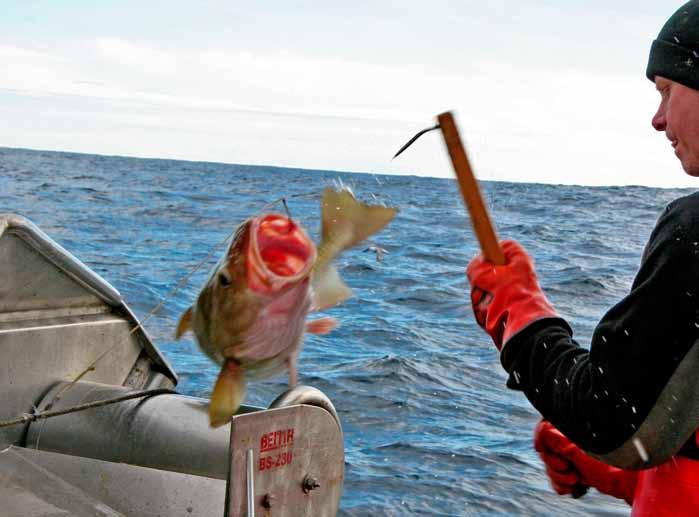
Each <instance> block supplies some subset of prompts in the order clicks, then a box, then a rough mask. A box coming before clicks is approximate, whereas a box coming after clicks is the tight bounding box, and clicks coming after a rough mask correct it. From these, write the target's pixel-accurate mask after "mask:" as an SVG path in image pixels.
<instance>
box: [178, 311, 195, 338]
mask: <svg viewBox="0 0 699 517" xmlns="http://www.w3.org/2000/svg"><path fill="white" fill-rule="evenodd" d="M189 330H192V308H191V307H190V308H189V309H187V310H186V311H184V313H183V314H182V316H180V321H178V322H177V329H176V330H175V339H180V338H181V337H182V336H183V335H184V334H185V333H186V332H187V331H189Z"/></svg>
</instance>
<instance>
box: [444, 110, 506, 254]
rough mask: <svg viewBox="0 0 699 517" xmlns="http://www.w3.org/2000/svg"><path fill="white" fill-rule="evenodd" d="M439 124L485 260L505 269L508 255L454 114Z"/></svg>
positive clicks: (445, 117) (446, 116)
mask: <svg viewBox="0 0 699 517" xmlns="http://www.w3.org/2000/svg"><path fill="white" fill-rule="evenodd" d="M437 121H438V122H439V126H440V127H441V128H442V135H444V143H446V145H447V150H448V151H449V156H450V157H451V163H452V165H453V166H454V172H456V179H457V181H458V183H459V189H460V190H461V197H463V199H464V203H465V204H466V208H468V212H469V214H470V215H471V223H472V224H473V229H474V231H475V233H476V237H478V242H479V243H480V245H481V249H482V250H483V256H484V257H485V259H486V260H488V261H489V262H492V263H493V264H498V265H502V264H504V263H505V254H504V253H503V252H502V248H501V247H500V244H499V243H498V237H497V235H496V234H495V227H494V226H493V223H492V221H491V220H490V215H489V214H488V209H487V208H486V206H485V203H484V202H483V195H482V194H481V190H480V188H479V187H478V182H477V181H476V177H475V176H474V175H473V170H472V169H471V165H470V164H469V162H468V157H467V156H466V151H465V150H464V146H463V144H462V143H461V138H460V137H459V130H458V129H457V128H456V123H455V122H454V117H453V116H452V114H451V112H449V111H447V112H446V113H442V114H441V115H438V116H437Z"/></svg>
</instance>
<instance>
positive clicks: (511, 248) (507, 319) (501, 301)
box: [466, 241, 558, 350]
mask: <svg viewBox="0 0 699 517" xmlns="http://www.w3.org/2000/svg"><path fill="white" fill-rule="evenodd" d="M501 245H502V250H503V252H504V254H505V265H503V266H496V265H495V264H493V263H492V262H487V261H486V260H485V259H484V258H483V254H482V253H481V254H480V255H478V256H477V257H475V258H474V259H473V260H472V261H471V263H470V264H469V265H468V268H467V269H466V275H467V276H468V280H469V282H470V283H471V304H472V306H473V313H474V314H475V316H476V321H477V322H478V324H479V325H480V326H481V327H483V329H484V330H485V331H486V332H487V333H488V334H489V335H490V337H491V338H493V342H494V343H495V346H496V347H497V349H498V350H502V347H503V346H505V344H506V343H507V342H508V341H509V340H510V338H511V337H512V336H514V335H515V334H516V333H517V332H519V331H520V330H522V329H523V328H524V327H526V326H527V325H529V324H530V323H533V322H534V321H536V320H540V319H543V318H549V317H553V318H556V317H558V315H557V314H556V311H555V310H554V309H553V307H551V305H550V304H549V302H548V300H546V296H544V293H543V291H542V290H541V287H539V282H538V281H537V279H536V273H535V272H534V264H533V262H532V259H531V257H530V256H529V255H528V254H527V252H526V251H525V250H524V248H523V247H522V246H520V245H519V244H518V243H516V242H515V241H503V242H502V243H501Z"/></svg>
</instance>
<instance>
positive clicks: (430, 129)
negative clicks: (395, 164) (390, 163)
mask: <svg viewBox="0 0 699 517" xmlns="http://www.w3.org/2000/svg"><path fill="white" fill-rule="evenodd" d="M439 127H440V126H439V124H437V125H436V126H433V127H428V128H427V129H423V130H422V131H420V132H419V133H418V134H416V135H415V136H414V137H412V138H411V139H410V140H408V141H407V143H406V144H405V145H404V146H403V147H401V148H400V149H398V152H397V153H396V154H394V155H393V158H391V160H393V159H395V158H396V157H397V156H398V155H399V154H401V153H402V152H403V151H405V150H406V149H407V148H408V147H410V146H411V145H413V142H415V140H417V139H418V138H420V137H421V136H422V135H424V134H425V133H429V132H430V131H434V130H435V129H439Z"/></svg>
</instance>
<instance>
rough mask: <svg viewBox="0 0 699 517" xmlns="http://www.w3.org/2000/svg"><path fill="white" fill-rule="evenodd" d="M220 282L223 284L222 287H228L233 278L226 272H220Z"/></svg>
mask: <svg viewBox="0 0 699 517" xmlns="http://www.w3.org/2000/svg"><path fill="white" fill-rule="evenodd" d="M218 283H219V284H221V287H228V286H229V285H231V279H230V278H228V277H227V276H226V274H225V273H219V274H218Z"/></svg>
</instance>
